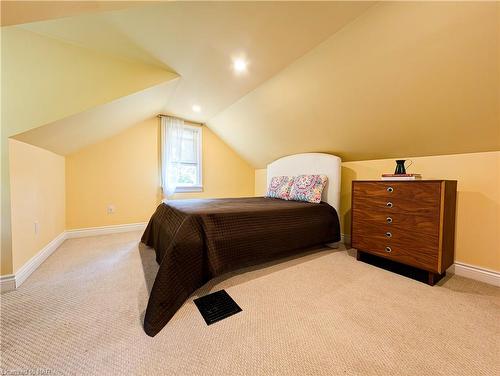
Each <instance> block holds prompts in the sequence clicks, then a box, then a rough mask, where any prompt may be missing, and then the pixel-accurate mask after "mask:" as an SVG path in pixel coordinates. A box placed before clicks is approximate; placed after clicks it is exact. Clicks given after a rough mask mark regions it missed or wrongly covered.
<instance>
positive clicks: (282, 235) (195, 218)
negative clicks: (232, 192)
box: [141, 153, 340, 336]
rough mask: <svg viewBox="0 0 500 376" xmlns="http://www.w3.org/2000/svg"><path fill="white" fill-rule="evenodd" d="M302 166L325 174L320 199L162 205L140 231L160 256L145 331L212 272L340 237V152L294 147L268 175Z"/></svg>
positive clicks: (158, 325)
mask: <svg viewBox="0 0 500 376" xmlns="http://www.w3.org/2000/svg"><path fill="white" fill-rule="evenodd" d="M301 174H323V175H327V176H328V183H327V185H326V187H325V189H324V191H323V194H322V202H321V203H319V204H312V203H307V202H299V201H285V200H280V199H273V198H264V197H248V198H227V199H194V200H172V201H168V203H162V204H160V205H159V206H158V208H157V209H156V211H155V213H154V214H153V216H152V217H151V219H150V221H149V223H148V225H147V227H146V230H145V232H144V235H143V236H142V239H141V241H142V242H143V243H144V244H146V245H147V246H149V247H152V248H153V249H154V250H155V252H156V261H157V262H158V264H159V269H158V273H157V275H156V278H155V281H154V284H153V287H152V290H151V294H150V297H149V302H148V306H147V309H146V314H145V318H144V331H145V332H146V334H148V335H149V336H155V335H156V334H157V333H158V332H159V331H160V330H161V329H162V328H163V327H164V326H165V325H166V324H167V323H168V321H169V320H170V319H171V318H172V316H173V315H174V314H175V312H176V311H177V310H178V309H179V308H180V307H181V305H182V304H183V303H184V302H185V301H186V299H187V298H188V297H189V296H190V295H191V294H192V293H193V292H194V291H195V290H197V289H198V288H200V287H201V286H203V285H204V284H205V283H206V282H208V281H209V280H210V279H211V278H213V277H215V276H218V275H221V274H224V273H226V272H229V271H233V270H236V269H239V268H242V267H245V266H248V265H255V264H258V263H262V262H265V261H269V260H272V259H278V258H281V257H286V256H289V255H292V254H294V253H299V252H301V251H304V250H305V249H310V248H311V247H315V246H320V245H323V244H328V243H334V242H337V241H339V240H340V226H339V219H338V214H337V211H338V205H339V191H340V158H338V157H336V156H333V155H329V154H322V153H305V154H296V155H292V156H288V157H284V158H281V159H278V160H277V161H274V162H273V163H271V164H269V165H268V168H267V180H268V182H269V181H270V179H271V178H272V177H273V176H281V175H301Z"/></svg>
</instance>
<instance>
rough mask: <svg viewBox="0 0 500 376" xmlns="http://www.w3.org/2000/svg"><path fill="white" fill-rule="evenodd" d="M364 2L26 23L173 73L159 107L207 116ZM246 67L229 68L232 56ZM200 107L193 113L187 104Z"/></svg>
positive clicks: (182, 6)
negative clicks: (172, 84) (175, 78)
mask: <svg viewBox="0 0 500 376" xmlns="http://www.w3.org/2000/svg"><path fill="white" fill-rule="evenodd" d="M369 5H370V3H367V2H169V3H160V4H155V5H148V6H143V7H134V8H130V9H125V10H119V11H112V12H105V13H100V14H86V15H82V16H77V17H68V18H62V19H56V20H50V21H41V22H35V23H31V24H25V25H22V26H19V27H23V28H25V29H27V30H30V31H33V32H36V33H39V34H42V35H46V36H50V37H54V38H58V39H62V40H65V41H69V42H71V43H74V44H78V45H80V46H83V47H87V48H91V49H95V50H100V51H104V52H106V53H113V54H116V55H120V56H124V57H126V58H130V59H135V60H140V61H143V62H145V63H148V64H156V65H163V66H166V67H168V68H171V69H172V70H174V71H176V72H177V73H178V74H180V76H181V78H180V80H179V82H178V84H177V86H176V89H175V93H174V95H172V96H171V97H170V99H169V100H168V102H166V103H165V109H166V111H168V112H170V113H172V114H175V115H177V116H181V117H187V118H190V119H193V120H196V121H201V122H206V121H207V120H208V119H210V118H211V117H213V116H215V115H216V114H217V113H219V112H220V111H222V110H223V109H225V108H226V107H228V106H229V105H231V104H232V103H234V102H236V101H237V100H238V99H239V98H241V97H243V96H244V95H245V94H247V93H248V92H250V91H252V90H253V89H255V88H256V87H257V86H259V85H260V84H261V83H263V82H264V81H266V80H267V79H269V78H270V77H272V76H273V75H274V74H276V73H277V72H278V71H280V70H281V69H283V68H284V67H285V66H287V65H288V64H290V63H291V62H292V61H294V60H295V59H297V58H298V57H300V56H302V55H303V54H305V53H306V52H307V51H309V50H311V49H312V48H314V47H315V46H316V45H318V44H319V43H321V42H322V41H323V40H325V39H326V38H328V37H329V36H330V35H331V34H333V33H335V32H336V31H338V30H339V29H341V28H342V27H343V26H345V25H346V24H347V23H349V22H351V21H352V20H353V19H355V18H356V17H358V16H359V15H360V14H361V13H363V12H364V11H365V10H366V9H367V8H368V7H369ZM236 56H246V58H247V59H248V62H249V69H248V70H249V72H248V74H246V75H239V76H238V75H235V74H234V72H233V71H232V69H231V63H232V58H233V57H236ZM193 104H199V105H200V106H201V108H202V111H201V112H200V113H199V114H196V113H193V111H192V108H191V107H192V105H193Z"/></svg>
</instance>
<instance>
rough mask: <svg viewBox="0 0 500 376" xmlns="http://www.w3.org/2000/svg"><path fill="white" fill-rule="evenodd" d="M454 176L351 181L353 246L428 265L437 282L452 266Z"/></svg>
mask: <svg viewBox="0 0 500 376" xmlns="http://www.w3.org/2000/svg"><path fill="white" fill-rule="evenodd" d="M456 192H457V182H456V181H455V180H414V181H397V182H391V181H361V180H354V181H353V182H352V227H351V244H352V247H353V248H356V249H357V250H358V260H359V259H360V258H361V256H362V254H363V252H366V253H370V254H373V255H376V256H381V257H384V258H388V259H391V260H393V261H397V262H399V263H402V264H406V265H410V266H413V267H417V268H419V269H423V270H425V271H427V272H428V284H429V285H431V286H432V285H434V284H435V283H436V282H437V281H439V280H440V279H441V278H442V277H443V276H444V275H445V274H446V269H447V268H449V267H450V266H451V265H452V264H453V260H454V246H455V244H454V241H455V206H456Z"/></svg>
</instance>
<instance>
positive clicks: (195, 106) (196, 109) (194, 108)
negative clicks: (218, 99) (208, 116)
mask: <svg viewBox="0 0 500 376" xmlns="http://www.w3.org/2000/svg"><path fill="white" fill-rule="evenodd" d="M191 108H192V109H193V111H194V112H200V111H201V107H200V106H198V105H197V104H193V107H191Z"/></svg>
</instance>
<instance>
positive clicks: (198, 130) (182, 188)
mask: <svg viewBox="0 0 500 376" xmlns="http://www.w3.org/2000/svg"><path fill="white" fill-rule="evenodd" d="M182 128H183V129H191V130H193V131H194V132H193V133H194V137H196V138H197V153H196V154H197V155H196V157H197V158H196V159H197V162H196V163H193V165H196V166H197V174H196V175H197V177H198V179H197V180H198V184H194V185H185V184H180V185H177V186H176V188H175V193H183V192H202V191H203V175H202V172H203V168H202V167H203V165H202V159H203V158H202V154H201V152H202V143H203V130H202V127H201V126H196V125H187V124H184V125H183V126H182ZM180 163H182V162H180Z"/></svg>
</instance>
